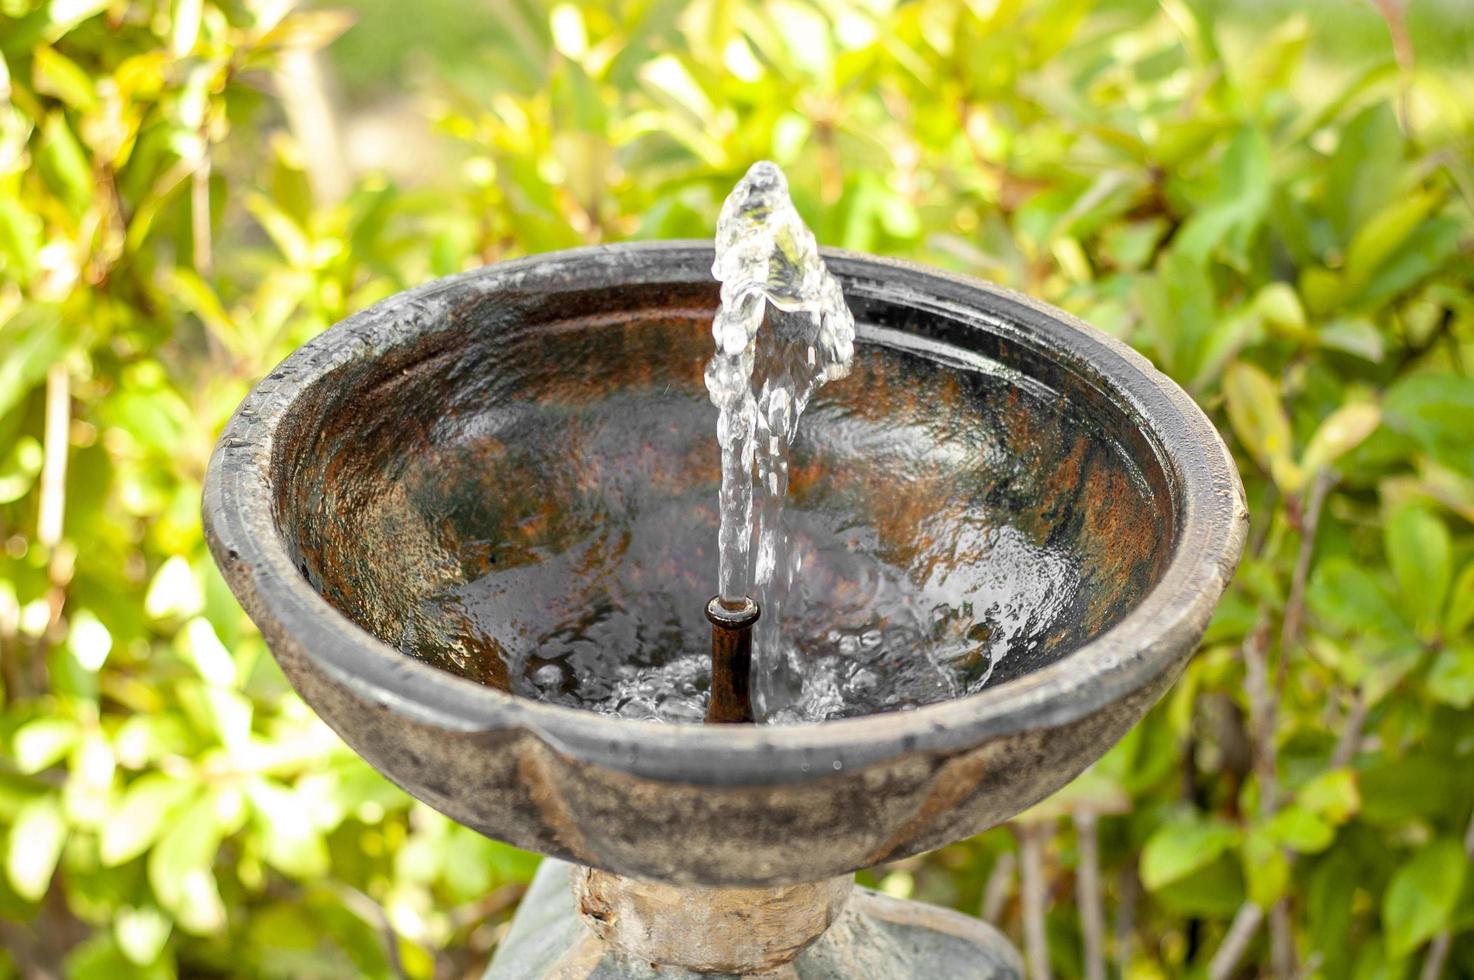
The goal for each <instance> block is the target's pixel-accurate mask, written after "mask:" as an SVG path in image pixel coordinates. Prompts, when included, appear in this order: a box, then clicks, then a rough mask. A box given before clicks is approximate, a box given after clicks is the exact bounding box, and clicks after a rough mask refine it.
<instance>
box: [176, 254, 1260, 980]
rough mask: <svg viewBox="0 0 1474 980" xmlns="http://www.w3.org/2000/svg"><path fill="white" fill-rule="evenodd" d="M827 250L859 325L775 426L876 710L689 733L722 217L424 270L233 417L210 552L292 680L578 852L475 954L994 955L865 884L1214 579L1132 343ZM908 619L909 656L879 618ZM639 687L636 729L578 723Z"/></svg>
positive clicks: (221, 454)
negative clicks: (870, 872) (788, 430)
mask: <svg viewBox="0 0 1474 980" xmlns="http://www.w3.org/2000/svg"><path fill="white" fill-rule="evenodd" d="M824 254H825V258H826V261H827V264H828V266H829V269H830V270H831V271H832V273H833V274H834V276H835V278H836V279H837V281H838V283H839V284H840V286H841V287H842V289H843V292H844V296H845V299H846V300H847V301H848V303H849V306H850V308H851V310H852V311H853V313H854V317H855V321H856V335H855V348H856V350H855V358H854V365H853V369H852V370H851V372H850V374H849V376H848V377H845V378H842V379H837V380H835V381H833V382H832V383H830V384H829V385H827V386H826V387H825V388H824V389H823V390H822V391H820V392H819V393H817V394H816V395H815V396H814V403H813V404H812V405H811V406H810V409H809V413H808V414H807V415H806V416H805V421H804V426H805V431H804V437H803V438H802V439H801V440H800V441H799V443H797V444H796V445H795V447H794V458H793V460H792V489H791V498H790V499H791V502H792V505H793V507H794V521H793V523H792V530H793V533H794V535H795V538H796V540H797V545H796V546H797V547H800V548H801V549H802V552H803V558H804V563H805V568H806V575H805V577H804V580H803V583H801V584H800V587H801V588H804V589H806V590H808V593H809V594H807V595H805V597H804V600H805V601H804V603H803V608H804V609H805V612H804V613H803V615H802V621H801V622H797V623H794V624H792V627H791V628H792V630H793V632H794V635H795V643H796V644H797V645H798V647H799V648H800V649H801V650H810V651H813V652H814V657H815V661H816V662H820V663H829V662H830V661H828V660H825V658H826V657H831V654H830V653H829V652H827V651H830V649H831V648H834V649H839V648H841V647H842V648H843V650H844V651H847V652H845V653H844V656H843V658H841V659H837V660H835V661H834V662H835V663H842V668H841V666H834V667H833V672H832V676H830V677H829V679H828V680H824V678H823V677H821V678H820V680H821V681H822V682H823V683H832V684H833V685H835V686H836V688H839V687H845V686H846V685H848V687H846V690H850V689H856V690H858V689H859V687H860V686H863V687H865V688H867V689H869V690H870V691H871V692H872V696H871V697H870V698H869V700H868V701H867V702H866V704H867V706H868V707H867V710H866V712H865V713H857V714H854V715H853V716H850V717H831V718H830V719H829V720H825V721H822V722H818V723H809V724H797V723H783V722H782V721H781V720H780V722H779V723H775V724H761V725H758V724H740V723H737V724H717V725H702V724H699V723H696V722H700V721H701V718H702V715H701V713H700V712H699V711H695V712H694V713H693V705H694V706H699V705H700V704H702V703H703V701H704V700H709V693H708V692H707V691H706V690H705V689H704V688H703V685H709V684H711V683H713V682H712V679H711V678H710V677H708V676H707V675H706V668H705V667H704V666H703V665H705V664H706V663H707V662H708V659H709V656H710V652H711V651H710V637H711V624H710V623H709V622H708V620H707V619H706V613H707V611H708V608H709V606H708V601H709V599H710V596H711V592H712V572H711V570H712V569H713V568H714V567H715V552H714V543H715V539H716V524H717V515H716V512H715V508H714V506H713V501H714V500H715V499H716V494H717V488H718V486H719V484H720V470H719V467H718V465H717V461H716V460H715V459H713V458H712V457H713V453H712V451H711V441H710V433H711V431H712V421H713V415H714V409H713V408H712V406H711V405H710V403H709V402H708V400H707V397H706V392H705V390H704V386H703V377H702V371H703V366H704V364H705V362H706V359H707V356H708V355H709V353H710V344H711V341H710V325H711V322H712V317H713V315H714V313H715V311H716V309H717V305H718V301H719V293H718V288H717V284H716V283H715V282H714V281H713V279H712V278H711V275H710V270H711V266H712V261H713V251H712V248H711V246H710V245H709V244H702V243H683V242H662V243H649V244H629V245H610V246H599V247H593V248H586V249H579V250H574V251H569V252H561V253H554V254H548V255H540V256H534V257H531V258H527V259H522V260H517V261H512V262H505V263H499V264H496V265H493V266H490V267H487V268H484V269H479V270H475V271H472V272H468V273H465V274H462V275H459V276H454V277H451V278H449V279H445V280H441V281H438V282H434V283H431V284H428V285H426V286H422V287H420V288H417V289H413V290H410V291H408V292H406V293H403V294H400V295H398V296H395V297H393V298H391V299H389V300H386V301H384V302H383V303H380V304H378V305H377V306H375V307H373V308H371V309H369V310H367V311H365V312H363V313H360V314H358V315H356V316H354V317H352V318H350V319H348V320H347V321H345V322H343V323H341V324H339V325H337V326H335V327H333V328H331V329H330V330H328V331H326V332H325V333H323V334H322V335H321V336H319V337H317V338H316V339H314V340H313V341H312V342H310V343H308V344H307V345H306V346H304V347H303V348H301V349H300V350H298V351H297V352H296V353H294V354H292V355H291V356H290V357H289V358H288V359H287V360H286V361H285V362H283V363H282V365H281V366H280V367H278V368H277V370H275V371H273V372H272V373H271V374H270V375H269V376H268V377H267V378H265V379H263V380H262V382H261V383H260V384H259V385H258V386H257V387H256V388H255V389H254V390H253V391H252V392H251V393H250V394H249V396H248V397H247V398H246V400H245V401H244V402H243V403H242V405H241V407H240V409H239V410H238V411H237V413H236V415H235V416H234V417H233V418H232V420H231V422H230V423H229V424H228V426H227V427H226V430H225V432H224V434H223V435H222V437H221V440H220V443H219V445H218V447H217V449H216V452H215V455H214V457H213V459H212V461H211V464H210V468H209V472H208V474H207V477H206V486H205V500H204V513H205V521H206V530H207V535H208V539H209V543H210V547H211V551H212V553H213V555H214V557H215V560H216V562H217V563H218V564H219V565H220V568H221V570H222V572H223V574H224V576H225V578H226V580H227V581H228V582H229V584H230V586H231V588H232V590H233V591H234V592H235V594H236V596H237V597H238V598H239V600H240V601H241V603H242V605H243V606H244V607H245V609H246V610H247V612H248V613H249V614H250V615H251V617H252V618H253V619H254V620H255V622H256V623H257V624H258V625H259V626H260V628H261V630H262V633H263V634H264V636H265V638H266V640H267V642H268V644H269V645H270V647H271V649H272V651H273V653H274V654H275V656H276V658H277V659H278V661H279V662H280V663H281V665H282V667H283V669H284V670H285V672H286V674H287V676H288V677H289V678H290V679H291V681H292V683H293V684H294V685H295V686H296V688H297V690H298V691H299V692H300V693H301V695H302V696H303V698H304V699H305V700H306V701H307V702H308V703H309V704H310V705H311V706H312V707H313V708H314V709H315V710H316V711H317V712H318V714H319V715H321V716H322V717H323V718H324V719H325V720H326V721H327V723H328V724H329V725H331V726H332V727H333V729H334V730H335V731H337V732H338V734H339V735H340V736H342V738H343V739H344V740H345V741H346V742H347V743H348V744H349V745H350V746H351V747H353V748H354V749H355V750H356V751H357V752H358V753H359V754H361V755H362V756H363V757H364V758H365V759H367V760H368V761H369V762H370V763H371V764H372V765H374V766H375V767H376V768H378V769H379V770H380V771H381V772H383V773H384V774H385V775H386V776H387V777H388V778H390V779H391V780H393V781H394V782H395V783H397V784H398V785H399V786H401V787H403V788H404V789H405V790H406V791H407V792H409V793H410V794H412V795H414V796H415V797H417V798H419V799H421V800H423V801H425V802H426V803H428V804H430V805H431V806H433V807H435V808H436V809H438V810H440V811H442V812H443V813H445V814H447V815H449V816H450V817H451V818H453V819H455V820H457V821H459V822H461V823H462V824H465V825H466V826H468V827H471V828H474V829H475V830H477V831H479V832H481V833H484V834H487V835H489V836H491V837H495V838H497V839H499V840H504V841H507V842H510V843H512V844H514V845H516V846H518V847H523V848H527V849H530V850H534V851H538V852H541V853H543V854H546V855H551V856H553V857H555V858H558V859H560V861H559V862H547V863H546V864H545V867H544V870H543V872H541V873H540V877H539V880H538V881H537V882H536V883H535V884H534V888H533V890H532V892H530V893H529V896H528V898H527V899H526V901H525V902H524V908H523V910H522V912H520V913H519V919H518V921H517V922H516V923H515V924H514V928H513V932H512V935H511V936H509V938H508V941H507V943H505V944H504V947H505V948H504V949H503V950H502V952H501V954H499V958H498V960H497V962H496V963H494V964H493V966H492V972H491V974H490V975H491V976H507V977H525V976H544V975H547V976H552V975H561V976H592V975H599V976H629V977H633V976H646V975H649V976H656V975H658V976H680V975H683V974H682V973H681V972H680V971H690V970H695V971H701V972H706V973H711V972H722V971H725V972H726V973H728V974H732V973H737V974H741V973H753V972H757V971H760V970H772V969H776V968H779V967H782V964H783V963H784V962H790V963H791V965H790V966H788V967H783V968H784V969H791V970H795V971H797V973H796V975H799V976H804V977H820V976H856V975H859V976H910V975H917V976H983V977H989V976H996V977H1008V976H1015V975H1017V973H1018V966H1017V958H1016V955H1015V954H1013V953H1012V951H1011V950H1010V949H1009V948H1008V946H1007V944H1006V942H1005V941H1004V940H1003V939H1002V938H1001V937H1000V936H998V935H997V934H996V933H993V932H992V931H991V930H989V929H988V928H987V927H985V926H983V925H982V924H981V923H977V922H974V921H972V920H969V919H968V918H967V917H965V916H961V915H959V914H956V913H947V912H944V911H942V910H938V909H931V908H930V907H926V906H918V905H916V903H903V902H897V901H896V900H893V899H888V898H886V897H885V896H880V895H874V894H871V893H867V892H864V891H863V890H858V889H852V888H851V887H850V885H849V881H850V876H851V875H852V873H853V872H854V871H855V870H856V869H858V868H864V867H868V866H871V865H874V864H877V863H880V862H884V861H889V860H895V859H898V858H901V857H905V856H908V855H912V854H917V853H920V852H922V851H926V850H930V849H933V848H936V847H939V846H941V845H943V844H946V843H949V842H952V841H955V840H958V839H961V838H964V837H967V836H970V835H972V834H975V833H978V832H980V831H982V830H985V829H987V828H989V827H991V826H994V825H996V824H998V823H999V822H1001V821H1004V820H1007V819H1008V818H1009V817H1011V816H1013V815H1014V814H1016V813H1018V812H1019V811H1021V810H1023V809H1024V808H1026V807H1028V806H1030V805H1031V804H1033V803H1035V802H1037V801H1038V800H1040V799H1042V798H1043V797H1045V796H1047V795H1048V794H1049V793H1051V792H1053V791H1054V790H1056V789H1058V788H1059V787H1060V786H1062V785H1064V784H1065V783H1066V782H1068V781H1069V780H1070V779H1072V778H1073V777H1074V776H1075V775H1077V774H1078V773H1079V772H1080V771H1081V770H1083V769H1084V768H1085V767H1086V766H1087V765H1089V763H1090V762H1092V761H1093V760H1094V759H1096V758H1098V757H1099V756H1100V755H1101V754H1102V753H1103V752H1104V751H1105V750H1106V748H1108V747H1109V746H1110V745H1111V744H1113V743H1114V742H1115V741H1116V740H1117V739H1118V738H1120V737H1121V735H1123V734H1124V733H1125V732H1126V730H1127V729H1128V728H1129V727H1130V726H1131V725H1132V724H1133V723H1134V722H1135V721H1136V720H1137V719H1139V718H1140V717H1141V715H1142V714H1143V713H1145V711H1146V710H1147V709H1148V708H1149V707H1150V706H1151V705H1152V704H1153V703H1154V702H1155V701H1156V699H1157V698H1158V696H1159V695H1160V694H1161V693H1162V692H1163V691H1164V690H1165V689H1166V688H1167V687H1168V686H1169V685H1170V684H1171V683H1172V681H1173V679H1174V678H1175V677H1176V676H1177V674H1178V672H1179V671H1180V669H1181V667H1182V665H1183V663H1184V662H1185V660H1186V659H1187V657H1188V656H1189V655H1190V654H1191V652H1192V650H1193V648H1194V647H1195V645H1196V643H1197V641H1198V639H1199V638H1200V636H1201V634H1202V632H1203V630H1204V628H1205V627H1206V625H1207V622H1208V618H1209V616H1210V614H1211V612H1212V609H1213V606H1214V604H1215V603H1216V601H1217V600H1218V598H1219V596H1220V595H1221V594H1222V592H1223V590H1224V588H1225V587H1226V585H1227V583H1228V581H1229V579H1230V577H1231V575H1232V572H1233V568H1234V565H1235V563H1236V561H1237V559H1238V556H1239V553H1240V550H1241V548H1242V545H1243V539H1244V529H1245V519H1246V513H1245V508H1244V502H1243V495H1242V489H1241V487H1240V485H1239V481H1238V476H1237V473H1236V471H1235V469H1234V467H1233V463H1232V461H1231V459H1230V457H1229V455H1228V453H1227V451H1226V450H1225V448H1224V446H1223V444H1222V442H1221V441H1220V439H1219V437H1218V435H1217V433H1216V432H1215V431H1214V430H1213V428H1212V426H1211V424H1210V423H1209V422H1208V420H1207V419H1206V418H1205V417H1204V415H1203V414H1202V412H1201V411H1200V410H1199V409H1198V408H1197V407H1196V406H1195V405H1194V404H1193V402H1192V401H1191V399H1190V398H1189V397H1188V396H1187V395H1186V394H1185V393H1183V392H1182V391H1181V390H1180V389H1179V388H1177V387H1176V386H1175V385H1174V384H1172V383H1171V382H1170V381H1169V380H1168V379H1166V378H1165V377H1164V376H1163V375H1161V374H1160V373H1159V372H1157V371H1156V370H1155V369H1154V368H1153V367H1152V366H1151V365H1150V364H1149V363H1148V362H1147V361H1146V360H1145V359H1143V358H1142V357H1140V356H1139V355H1137V354H1135V353H1134V352H1132V351H1131V350H1129V349H1128V348H1127V347H1125V346H1124V345H1122V344H1121V343H1119V342H1117V341H1115V340H1113V339H1111V338H1109V337H1106V336H1105V335H1103V334H1101V333H1099V332H1097V331H1095V330H1093V329H1091V328H1089V327H1087V326H1085V325H1084V324H1081V323H1080V322H1078V321H1076V320H1075V319H1073V318H1072V317H1070V316H1068V315H1067V314H1065V313H1063V312H1061V311H1059V310H1055V309H1052V308H1050V307H1047V306H1045V305H1043V304H1040V303H1038V302H1036V301H1033V300H1031V299H1029V298H1027V297H1023V296H1020V295H1018V294H1015V293H1012V292H1009V291H1007V290H1003V289H999V288H997V287H994V286H991V285H988V284H986V283H982V282H978V281H976V280H972V279H967V278H964V277H959V276H954V275H950V274H947V273H943V272H939V271H935V270H930V269H925V268H921V267H918V266H914V265H909V264H905V263H900V262H893V261H888V260H883V259H877V258H872V257H867V256H861V255H854V254H848V253H843V252H837V251H826V252H825V253H824ZM918 595H921V596H925V597H927V598H926V600H925V601H924V602H921V601H919V600H917V598H916V597H917V596H918ZM877 609H879V610H883V611H884V612H885V613H886V615H876V614H873V613H874V610H877ZM917 610H920V611H921V612H920V613H918V614H917V615H918V618H917V619H916V623H924V625H925V631H924V637H925V643H924V644H921V645H919V646H918V645H913V644H911V643H910V642H909V641H907V642H901V640H904V639H905V638H906V637H910V636H914V635H919V634H917V632H916V630H918V629H920V626H915V624H913V626H915V628H914V629H910V631H909V632H907V631H902V632H900V633H896V632H893V631H891V624H892V623H893V621H895V620H896V619H898V618H904V616H909V615H911V614H912V612H916V611H917ZM922 613H924V617H922V616H921V614H922ZM903 614H904V616H903ZM898 638H899V639H898ZM834 656H835V657H838V655H834ZM942 667H945V668H946V669H942ZM826 669H828V668H826ZM825 676H828V675H825ZM959 676H961V677H964V678H969V677H974V676H975V677H976V678H981V679H982V680H983V681H985V683H982V685H981V686H980V687H976V686H971V687H959V686H958V685H957V682H956V680H955V679H956V678H957V677H959ZM949 678H951V680H949ZM969 684H971V681H969ZM642 692H643V693H642ZM652 692H653V693H652ZM667 693H668V694H670V695H671V696H670V697H669V698H662V695H663V694H667ZM636 694H638V695H639V698H640V699H647V700H648V702H649V704H650V705H651V708H650V711H651V712H652V715H651V719H652V720H642V719H640V718H630V717H613V716H611V715H610V714H608V713H606V712H604V711H602V710H600V708H601V706H607V705H610V704H614V703H622V702H620V699H621V698H623V699H625V701H626V702H628V701H629V700H631V699H633V698H635V696H636ZM640 703H642V704H643V703H646V702H645V700H640ZM842 713H843V711H841V714H842ZM655 718H660V719H663V720H653V719H655ZM683 721H684V722H692V723H691V724H681V723H680V722H683ZM561 862H569V863H561ZM571 884H572V885H576V886H577V888H576V891H570V890H569V886H570V885H571ZM575 894H576V898H575ZM661 910H664V911H661ZM733 923H743V924H744V925H742V926H741V927H740V928H738V927H736V926H734V925H733ZM652 963H654V964H659V965H660V966H659V969H660V971H663V972H652V969H653V968H652V966H651V964H652ZM949 970H950V971H952V972H948V971H949ZM558 971H561V972H558ZM579 971H582V972H579ZM597 971H603V972H597ZM641 971H643V972H641ZM959 971H960V972H959Z"/></svg>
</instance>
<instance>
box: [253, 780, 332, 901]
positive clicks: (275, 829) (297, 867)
mask: <svg viewBox="0 0 1474 980" xmlns="http://www.w3.org/2000/svg"><path fill="white" fill-rule="evenodd" d="M246 796H247V798H248V799H249V800H250V801H251V807H252V809H253V810H254V812H255V815H256V827H257V832H258V833H259V834H260V839H261V842H262V856H263V857H264V858H265V859H266V861H267V862H268V863H269V864H271V865H272V866H273V867H275V868H277V869H278V870H280V871H282V872H283V873H285V874H288V875H291V876H292V877H295V878H302V879H311V878H316V877H319V876H321V875H323V874H326V873H327V870H328V852H327V847H326V845H325V844H324V842H323V839H322V834H321V833H320V832H319V831H318V829H317V827H316V826H314V825H313V823H312V821H311V820H310V819H308V815H307V813H305V812H304V810H305V808H304V807H303V805H302V804H303V801H302V800H301V799H299V798H298V796H297V794H295V793H293V792H292V790H290V789H288V788H287V787H285V786H283V785H281V784H280V783H276V782H272V781H271V780H266V779H256V780H252V781H251V782H250V783H249V784H248V785H247V787H246Z"/></svg>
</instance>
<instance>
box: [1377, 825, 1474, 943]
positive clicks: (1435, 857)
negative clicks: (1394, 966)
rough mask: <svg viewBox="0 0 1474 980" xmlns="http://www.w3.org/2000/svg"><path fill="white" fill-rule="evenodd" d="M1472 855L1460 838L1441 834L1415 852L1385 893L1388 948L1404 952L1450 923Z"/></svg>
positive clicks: (1383, 905) (1383, 900) (1383, 924)
mask: <svg viewBox="0 0 1474 980" xmlns="http://www.w3.org/2000/svg"><path fill="white" fill-rule="evenodd" d="M1467 863H1468V859H1467V858H1466V857H1465V856H1464V850H1463V848H1462V847H1460V846H1459V844H1458V843H1457V842H1456V841H1452V840H1449V839H1447V838H1440V839H1438V840H1435V841H1433V842H1432V843H1430V844H1428V845H1427V846H1426V847H1424V848H1423V849H1422V850H1420V851H1418V853H1417V854H1414V855H1413V857H1412V860H1410V861H1408V862H1407V863H1406V864H1404V865H1403V866H1402V867H1401V868H1399V869H1398V871H1397V873H1396V874H1395V875H1393V876H1392V882H1391V884H1389V885H1388V886H1387V891H1386V893H1385V894H1384V895H1383V897H1382V926H1383V928H1384V929H1385V930H1386V931H1387V945H1388V951H1389V952H1390V953H1392V955H1394V956H1404V955H1406V954H1408V953H1410V952H1412V951H1413V950H1414V949H1416V948H1417V947H1418V946H1419V945H1421V944H1422V943H1424V942H1426V941H1427V940H1429V939H1431V938H1432V937H1433V936H1434V935H1435V934H1437V933H1438V932H1439V931H1440V930H1442V929H1443V928H1445V927H1446V926H1447V925H1448V921H1449V915H1450V913H1452V912H1453V907H1454V902H1455V901H1457V900H1458V897H1459V888H1460V887H1461V886H1462V885H1463V881H1464V867H1465V865H1466V864H1467Z"/></svg>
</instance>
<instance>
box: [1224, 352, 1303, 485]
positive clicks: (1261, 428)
mask: <svg viewBox="0 0 1474 980" xmlns="http://www.w3.org/2000/svg"><path fill="white" fill-rule="evenodd" d="M1223 397H1224V399H1225V400H1226V401H1227V405H1228V420H1229V422H1230V423H1231V424H1232V425H1233V431H1234V434H1235V435H1237V436H1238V438H1239V442H1241V443H1242V444H1243V446H1244V448H1245V449H1247V450H1248V451H1249V453H1250V455H1252V456H1253V457H1254V460H1255V462H1257V463H1258V464H1259V465H1260V466H1261V467H1263V468H1264V470H1265V471H1266V472H1268V473H1269V474H1270V475H1271V476H1273V477H1274V479H1275V482H1276V483H1280V484H1281V485H1282V486H1283V485H1285V484H1288V486H1285V490H1286V492H1293V491H1294V490H1295V489H1297V488H1298V487H1299V485H1300V482H1301V480H1302V478H1301V475H1300V472H1299V468H1298V467H1297V466H1296V465H1295V464H1294V462H1293V461H1292V460H1291V458H1290V453H1291V451H1292V449H1293V446H1292V445H1291V438H1292V437H1291V433H1290V419H1289V416H1288V415H1286V414H1285V409H1284V406H1283V405H1282V404H1281V403H1280V398H1279V389H1278V386H1276V385H1275V383H1274V382H1273V381H1272V380H1270V377H1269V375H1267V374H1265V373H1264V372H1263V371H1262V370H1260V369H1259V368H1258V367H1256V366H1255V365H1253V364H1250V363H1248V362H1247V361H1236V362H1235V363H1233V364H1232V365H1230V366H1229V368H1228V371H1227V372H1225V374H1224V376H1223Z"/></svg>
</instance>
